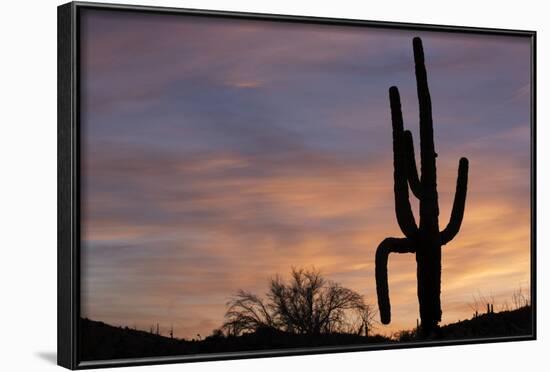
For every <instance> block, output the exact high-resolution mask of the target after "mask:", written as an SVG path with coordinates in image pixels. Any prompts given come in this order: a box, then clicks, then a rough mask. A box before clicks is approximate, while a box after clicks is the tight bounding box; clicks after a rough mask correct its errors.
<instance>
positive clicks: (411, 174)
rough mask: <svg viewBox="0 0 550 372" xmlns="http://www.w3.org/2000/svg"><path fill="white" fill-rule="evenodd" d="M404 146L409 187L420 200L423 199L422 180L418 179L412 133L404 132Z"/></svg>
mask: <svg viewBox="0 0 550 372" xmlns="http://www.w3.org/2000/svg"><path fill="white" fill-rule="evenodd" d="M403 146H404V147H405V154H406V155H405V156H406V164H405V167H406V170H407V179H408V181H409V186H410V188H411V191H412V192H413V194H414V196H416V197H417V198H418V199H420V198H421V190H422V185H421V184H420V178H419V177H418V170H417V169H416V159H415V156H414V144H413V138H412V134H411V131H409V130H406V131H405V132H403Z"/></svg>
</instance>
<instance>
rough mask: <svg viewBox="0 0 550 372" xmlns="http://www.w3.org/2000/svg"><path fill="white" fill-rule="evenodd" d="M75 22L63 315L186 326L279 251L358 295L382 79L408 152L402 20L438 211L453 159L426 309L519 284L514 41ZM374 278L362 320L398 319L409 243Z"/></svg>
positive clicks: (394, 326) (212, 320)
mask: <svg viewBox="0 0 550 372" xmlns="http://www.w3.org/2000/svg"><path fill="white" fill-rule="evenodd" d="M81 27H82V30H81V38H82V43H81V45H82V50H81V77H82V83H81V112H82V115H81V131H82V154H81V169H82V175H81V177H82V183H81V184H82V221H83V222H82V248H81V257H82V258H81V269H82V287H81V298H82V299H81V308H82V313H81V316H82V317H88V318H90V319H93V320H97V321H103V322H105V323H108V324H112V325H125V326H128V327H131V325H135V326H137V327H138V328H142V329H143V330H146V329H149V327H150V325H151V324H156V323H157V322H159V323H160V324H163V323H164V324H165V329H169V326H170V325H171V324H173V326H174V335H178V337H183V338H193V337H194V336H193V335H195V337H196V334H197V333H199V334H201V335H202V336H203V337H205V336H207V335H209V334H210V333H211V331H212V330H213V329H215V328H219V327H220V326H221V324H222V323H223V321H224V319H223V315H224V313H225V303H226V302H227V300H228V299H229V297H230V296H231V295H232V294H234V293H235V292H236V291H237V290H239V289H244V290H247V291H251V292H253V293H256V294H259V295H263V294H264V292H265V291H266V290H267V282H268V280H269V278H270V277H272V276H274V275H276V274H280V275H282V276H283V277H285V278H287V277H288V274H289V272H290V268H291V267H292V266H296V267H310V266H315V267H316V268H318V269H320V270H321V271H322V272H323V274H324V276H325V277H326V278H327V279H330V280H333V281H335V282H338V283H340V284H342V285H343V286H345V287H347V288H350V289H353V290H354V291H356V292H358V293H360V294H362V295H364V296H365V298H366V301H367V303H369V304H371V305H373V306H374V307H375V308H376V309H377V311H378V306H377V300H376V289H375V278H374V252H375V250H376V247H377V246H378V244H379V243H380V242H381V241H382V240H383V239H384V238H386V237H390V236H391V237H401V236H402V233H401V232H400V230H399V227H398V225H397V222H396V219H395V213H394V200H393V179H392V174H393V166H392V148H391V120H390V107H389V99H388V89H389V87H390V86H392V85H396V86H398V87H399V90H400V92H401V101H402V105H403V115H404V121H405V127H406V129H409V130H411V131H412V133H413V137H414V141H415V147H416V149H417V153H416V156H417V159H419V154H418V148H419V146H418V141H419V136H418V108H417V107H418V106H417V105H418V101H417V96H416V85H415V78H414V62H413V57H412V38H413V37H414V36H420V37H421V38H422V40H423V42H424V52H425V55H426V67H427V71H428V82H429V84H430V91H431V95H432V102H433V114H434V136H435V144H436V149H437V152H438V155H439V156H438V158H437V162H438V163H437V165H438V166H437V171H438V188H439V190H438V191H439V201H440V210H441V214H440V222H441V225H442V226H445V225H446V223H447V221H448V218H449V213H450V209H451V205H452V198H453V197H454V190H455V183H456V172H457V167H458V161H459V159H460V157H462V156H466V157H468V158H469V160H470V176H469V185H468V198H467V201H466V210H465V215H464V221H463V224H462V228H461V231H460V232H459V233H458V235H457V236H456V238H455V239H454V240H453V241H452V242H451V243H449V244H448V245H446V246H444V247H442V256H443V260H442V291H441V301H442V309H443V318H442V322H441V324H442V325H444V324H449V323H454V322H456V321H458V320H461V319H469V318H470V317H471V314H472V310H471V308H470V306H469V305H470V304H471V303H472V302H473V300H474V299H473V297H474V296H480V295H482V296H486V297H493V298H494V300H495V309H499V307H500V305H503V304H504V302H505V301H511V300H510V299H511V296H512V294H513V293H514V291H516V290H518V288H523V289H524V290H525V291H526V292H527V293H530V279H531V272H530V265H531V264H530V260H531V255H530V252H531V246H530V239H531V236H530V234H531V226H530V216H531V208H530V198H531V195H530V192H531V184H530V182H531V178H530V155H531V148H530V125H529V123H530V107H531V101H530V90H531V85H530V74H531V70H530V58H529V57H530V41H529V39H528V38H522V37H512V36H495V35H485V34H460V33H446V32H437V31H429V32H428V31H422V32H411V31H404V30H397V29H382V28H376V27H353V26H334V25H317V24H315V25H314V24H299V23H285V22H269V21H256V20H242V19H225V18H209V17H196V16H184V15H167V14H146V15H144V14H140V13H134V12H108V11H101V10H91V9H86V10H83V14H82V19H81ZM412 200H413V203H412V204H413V208H414V211H415V213H416V214H418V208H417V207H418V205H417V201H416V199H412ZM388 279H389V287H390V299H391V301H392V322H391V323H390V324H389V325H387V326H386V325H378V326H377V328H376V329H375V333H380V334H382V335H387V334H392V333H393V332H395V331H397V330H403V329H412V328H414V327H415V326H416V320H417V318H419V315H418V300H417V296H416V262H415V259H414V255H410V254H409V255H392V256H390V259H389V264H388ZM482 311H483V309H482ZM377 320H379V318H377ZM121 322H125V323H121ZM166 327H168V328H166Z"/></svg>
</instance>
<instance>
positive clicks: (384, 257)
mask: <svg viewBox="0 0 550 372" xmlns="http://www.w3.org/2000/svg"><path fill="white" fill-rule="evenodd" d="M415 251H416V249H415V247H414V244H413V242H412V240H410V239H407V238H386V239H384V240H383V241H382V243H380V245H379V246H378V248H377V249H376V261H375V263H376V270H375V271H376V294H377V296H378V308H379V310H380V321H381V322H382V323H383V324H389V323H390V321H391V306H390V296H389V289H388V256H389V254H390V253H414V252H415Z"/></svg>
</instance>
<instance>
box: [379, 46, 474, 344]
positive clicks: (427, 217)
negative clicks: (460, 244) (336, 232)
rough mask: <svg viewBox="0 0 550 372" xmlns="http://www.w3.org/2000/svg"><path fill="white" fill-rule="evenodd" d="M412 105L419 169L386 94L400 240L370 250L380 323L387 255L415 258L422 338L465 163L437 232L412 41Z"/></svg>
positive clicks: (428, 128) (420, 68) (385, 313)
mask: <svg viewBox="0 0 550 372" xmlns="http://www.w3.org/2000/svg"><path fill="white" fill-rule="evenodd" d="M413 50H414V61H415V73H416V84H417V94H418V103H419V108H420V170H421V175H420V177H419V175H418V171H417V168H416V161H415V156H414V146H413V140H412V135H411V132H410V131H408V130H404V129H403V115H402V112H401V102H400V98H399V91H398V89H397V87H391V88H390V90H389V95H390V107H391V117H392V126H393V166H394V173H393V175H394V196H395V214H396V217H397V222H398V224H399V227H400V228H401V231H402V232H403V234H404V235H405V238H386V239H384V240H383V241H382V243H380V245H379V246H378V249H377V251H376V290H377V295H378V306H379V308H380V318H381V321H382V323H384V324H388V323H390V321H391V308H390V299H389V294H388V271H387V263H388V255H389V254H390V253H415V254H416V262H417V271H416V275H417V292H418V302H419V305H420V319H421V329H422V334H423V335H424V336H427V335H429V334H431V333H432V332H433V331H435V330H436V329H437V327H438V323H439V322H440V321H441V302H440V292H441V246H443V245H445V244H447V243H448V242H450V241H451V240H452V239H453V238H454V237H455V235H456V234H457V233H458V231H459V229H460V225H461V223H462V218H463V216H464V206H465V202H466V190H467V183H468V159H466V158H461V159H460V162H459V166H458V179H457V183H456V193H455V199H454V203H453V209H452V212H451V218H450V221H449V224H448V225H447V227H445V229H443V230H442V231H440V230H439V203H438V195H437V177H436V157H437V153H436V152H435V147H434V140H433V123H432V104H431V98H430V92H429V90H428V81H427V77H426V68H425V66H424V51H423V49H422V41H421V40H420V38H418V37H415V38H414V39H413ZM409 187H410V188H411V191H412V193H413V194H414V196H416V197H417V198H418V199H419V201H420V223H419V225H417V224H416V221H415V217H414V214H413V212H412V209H411V204H410V201H409Z"/></svg>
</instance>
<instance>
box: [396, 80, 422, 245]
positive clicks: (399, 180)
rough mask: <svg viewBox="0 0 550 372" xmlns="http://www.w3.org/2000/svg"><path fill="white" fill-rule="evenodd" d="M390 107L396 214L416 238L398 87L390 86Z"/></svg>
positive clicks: (416, 228)
mask: <svg viewBox="0 0 550 372" xmlns="http://www.w3.org/2000/svg"><path fill="white" fill-rule="evenodd" d="M390 108H391V117H392V127H393V182H394V183H393V190H394V198H395V215H396V218H397V223H398V224H399V227H400V228H401V231H403V234H404V235H405V236H406V237H408V238H414V236H415V235H416V233H417V232H418V227H417V226H416V221H415V219H414V214H413V212H412V208H411V203H410V201H409V186H408V183H407V175H406V171H405V162H406V160H405V158H406V153H405V152H404V146H403V140H402V136H403V114H402V112H401V100H400V98H399V91H398V89H397V88H396V87H391V88H390Z"/></svg>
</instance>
